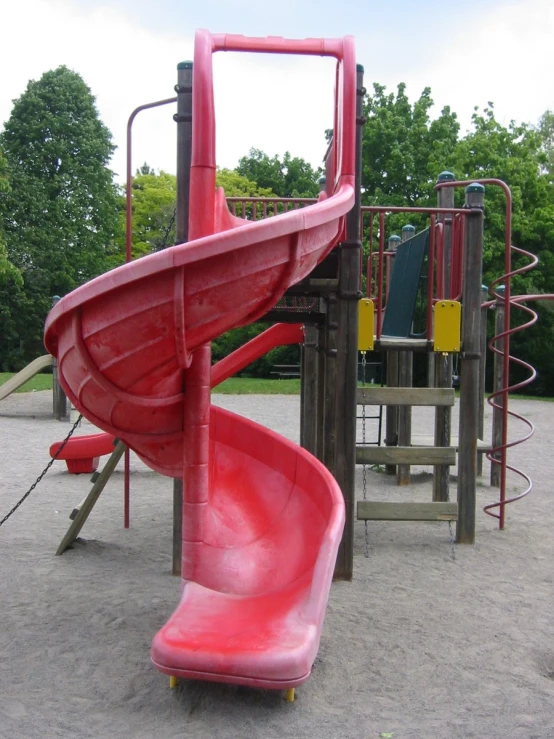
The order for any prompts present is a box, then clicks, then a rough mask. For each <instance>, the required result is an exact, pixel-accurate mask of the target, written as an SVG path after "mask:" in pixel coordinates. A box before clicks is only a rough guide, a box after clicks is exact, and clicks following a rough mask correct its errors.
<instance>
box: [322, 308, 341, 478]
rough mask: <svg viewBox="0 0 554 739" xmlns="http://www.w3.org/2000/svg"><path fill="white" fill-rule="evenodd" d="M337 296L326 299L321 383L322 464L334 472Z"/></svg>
mask: <svg viewBox="0 0 554 739" xmlns="http://www.w3.org/2000/svg"><path fill="white" fill-rule="evenodd" d="M337 311H338V307H337V297H336V295H329V296H328V299H327V320H326V323H325V350H324V351H325V377H324V385H323V433H322V440H323V448H322V453H323V457H322V461H323V464H324V465H325V466H326V467H327V469H328V470H330V471H331V472H332V473H333V475H334V474H335V444H336V441H337V416H336V413H337V408H336V404H335V393H336V388H337V384H338V382H337V381H338V376H337Z"/></svg>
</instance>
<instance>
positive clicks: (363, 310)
mask: <svg viewBox="0 0 554 739" xmlns="http://www.w3.org/2000/svg"><path fill="white" fill-rule="evenodd" d="M373 313H374V308H373V300H370V299H369V298H362V299H361V300H360V302H359V303H358V351H360V352H370V351H372V350H373V340H374V337H373V328H374V319H373Z"/></svg>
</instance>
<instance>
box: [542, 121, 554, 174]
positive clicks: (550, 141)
mask: <svg viewBox="0 0 554 739" xmlns="http://www.w3.org/2000/svg"><path fill="white" fill-rule="evenodd" d="M538 132H539V135H540V137H541V141H542V151H543V153H544V155H545V163H544V169H545V171H546V172H548V174H549V175H551V176H554V113H553V112H552V111H551V110H546V111H545V112H544V113H543V114H542V116H541V118H540V121H539V125H538Z"/></svg>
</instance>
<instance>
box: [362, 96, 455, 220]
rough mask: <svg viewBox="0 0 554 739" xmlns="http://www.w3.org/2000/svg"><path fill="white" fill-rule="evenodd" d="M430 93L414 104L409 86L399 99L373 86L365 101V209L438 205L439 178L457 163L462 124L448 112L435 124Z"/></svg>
mask: <svg viewBox="0 0 554 739" xmlns="http://www.w3.org/2000/svg"><path fill="white" fill-rule="evenodd" d="M432 106H433V99H432V98H431V90H430V89H429V88H428V87H426V88H425V89H424V90H423V92H422V93H421V95H420V97H419V99H418V100H417V101H416V102H415V103H414V104H413V105H412V104H411V103H410V101H409V99H408V97H407V95H406V85H405V84H404V83H401V84H400V85H398V88H397V91H396V94H394V93H389V94H387V93H386V87H384V86H383V85H379V84H376V83H375V84H374V85H373V94H370V93H368V94H367V95H366V97H365V98H364V104H363V110H364V116H365V117H366V123H365V126H364V132H363V148H362V160H363V163H362V186H363V189H364V196H363V202H364V204H366V205H373V204H377V203H386V204H390V205H407V206H409V205H416V204H420V203H421V202H422V201H425V202H427V201H428V200H429V199H431V198H432V199H433V201H434V200H435V196H434V194H433V187H434V185H435V182H436V178H437V174H438V173H439V172H441V171H442V170H444V169H449V168H451V167H452V166H453V164H454V156H455V151H456V144H457V140H458V132H459V128H460V125H459V123H458V119H457V116H456V114H455V113H453V112H452V111H451V110H450V108H449V107H445V108H443V110H442V111H441V114H440V116H439V117H438V118H436V119H435V120H431V117H430V109H431V108H432Z"/></svg>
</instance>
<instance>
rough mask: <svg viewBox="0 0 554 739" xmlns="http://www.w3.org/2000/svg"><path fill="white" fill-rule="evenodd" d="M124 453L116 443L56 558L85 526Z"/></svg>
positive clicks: (62, 541) (121, 447) (123, 447)
mask: <svg viewBox="0 0 554 739" xmlns="http://www.w3.org/2000/svg"><path fill="white" fill-rule="evenodd" d="M124 451H125V444H124V443H123V442H122V441H118V442H117V445H116V447H115V449H114V450H113V452H112V453H111V455H110V458H109V459H108V461H107V462H106V465H105V467H104V469H103V470H102V472H101V473H100V475H99V476H98V479H97V480H96V482H95V483H94V485H93V486H92V489H91V491H90V493H89V494H88V496H87V497H86V499H85V500H84V501H83V503H82V504H81V505H80V508H79V512H78V513H77V515H76V516H75V519H74V520H73V521H72V522H71V525H70V527H69V528H68V530H67V533H66V535H65V536H64V537H63V539H62V540H61V543H60V546H59V547H58V549H57V551H56V556H59V555H60V554H63V553H64V552H65V550H66V549H67V548H68V547H70V546H71V545H72V544H73V542H74V541H75V539H76V538H77V537H78V536H79V532H80V531H81V529H82V528H83V526H84V525H85V521H86V520H87V518H88V517H89V515H90V512H91V511H92V509H93V508H94V505H95V503H96V501H97V500H98V498H99V497H100V493H101V492H102V490H104V488H105V487H106V483H107V482H108V480H109V479H110V477H111V475H112V473H113V471H114V470H115V468H116V467H117V464H118V462H119V460H120V459H121V457H122V456H123V452H124Z"/></svg>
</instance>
